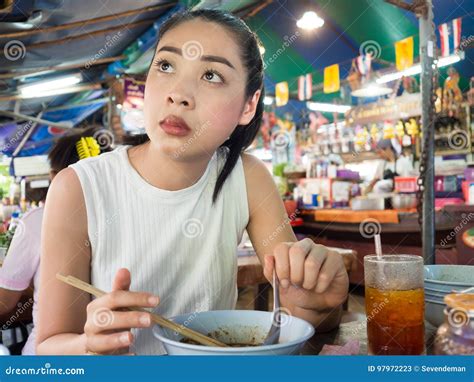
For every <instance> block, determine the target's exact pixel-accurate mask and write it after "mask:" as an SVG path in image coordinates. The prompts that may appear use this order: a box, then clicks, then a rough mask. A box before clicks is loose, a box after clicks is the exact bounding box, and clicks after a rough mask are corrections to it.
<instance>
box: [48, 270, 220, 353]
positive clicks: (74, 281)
mask: <svg viewBox="0 0 474 382" xmlns="http://www.w3.org/2000/svg"><path fill="white" fill-rule="evenodd" d="M56 278H57V279H58V280H61V281H63V282H65V283H66V284H69V285H71V286H73V287H75V288H77V289H80V290H82V291H84V292H87V293H90V294H91V295H93V296H95V297H101V296H103V295H104V294H105V292H104V291H102V290H100V289H98V288H96V287H94V286H92V285H90V284H88V283H86V282H85V281H82V280H80V279H78V278H76V277H74V276H70V275H69V276H64V275H61V274H59V273H58V274H56ZM127 310H130V311H139V312H146V313H149V314H150V315H151V319H152V320H153V322H155V323H156V324H158V325H161V326H164V327H165V328H168V329H170V330H173V331H175V332H178V333H180V334H182V335H183V336H185V337H187V338H189V339H191V340H193V341H196V342H197V343H199V344H201V345H206V346H218V347H227V346H228V345H226V344H224V343H223V342H220V341H218V340H216V339H214V338H211V337H208V336H205V335H204V334H202V333H199V332H196V331H194V330H192V329H189V328H187V327H185V326H183V325H179V324H177V323H175V322H173V321H171V320H168V319H166V318H164V317H162V316H160V315H158V314H155V313H151V312H149V311H148V310H146V309H143V308H139V307H131V308H127Z"/></svg>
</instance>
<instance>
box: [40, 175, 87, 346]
mask: <svg viewBox="0 0 474 382" xmlns="http://www.w3.org/2000/svg"><path fill="white" fill-rule="evenodd" d="M41 247H42V251H41V253H42V258H41V262H40V283H39V285H40V291H39V301H38V307H39V309H38V326H37V338H36V344H37V347H36V351H37V354H84V353H85V336H84V335H83V332H84V324H85V322H86V309H87V304H88V303H89V302H90V296H89V295H88V294H87V293H83V292H81V291H79V290H77V289H75V288H72V287H69V286H67V285H65V284H64V283H62V282H61V281H59V280H58V279H57V278H56V274H57V273H61V274H63V275H73V276H75V277H77V278H79V279H81V280H84V281H86V282H89V280H90V256H91V253H90V246H89V242H88V235H87V215H86V207H85V203H84V197H83V194H82V188H81V185H80V183H79V179H78V177H77V175H76V173H75V172H74V170H73V169H71V168H66V169H64V170H63V171H61V172H60V173H59V174H58V175H57V176H56V177H55V178H54V181H53V182H52V184H51V187H50V188H49V191H48V196H47V199H46V206H45V211H44V218H43V228H42V236H41Z"/></svg>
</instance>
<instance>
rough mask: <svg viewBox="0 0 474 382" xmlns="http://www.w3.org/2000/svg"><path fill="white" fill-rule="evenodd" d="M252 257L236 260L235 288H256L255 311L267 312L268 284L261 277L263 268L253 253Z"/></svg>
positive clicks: (241, 257) (240, 257)
mask: <svg viewBox="0 0 474 382" xmlns="http://www.w3.org/2000/svg"><path fill="white" fill-rule="evenodd" d="M253 253H254V254H253V255H248V256H239V257H238V258H237V265H238V271H237V287H238V288H245V287H256V288H257V290H256V292H255V296H254V298H255V303H254V309H255V310H263V311H267V310H268V299H269V291H270V284H269V283H268V280H267V279H266V278H265V276H264V275H263V267H262V264H261V263H260V260H259V259H258V257H257V255H256V254H255V252H253Z"/></svg>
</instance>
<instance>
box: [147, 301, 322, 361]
mask: <svg viewBox="0 0 474 382" xmlns="http://www.w3.org/2000/svg"><path fill="white" fill-rule="evenodd" d="M171 320H172V321H174V322H176V323H178V324H182V325H185V326H186V327H189V328H190V329H192V330H195V331H198V332H200V333H203V334H211V337H213V338H215V339H217V340H219V341H221V342H223V343H225V344H229V345H230V346H228V347H213V346H203V345H197V344H194V343H192V342H190V341H188V340H184V338H183V336H182V335H180V334H179V333H177V332H174V331H173V330H169V329H167V328H164V327H161V326H159V325H155V326H154V328H153V334H154V336H155V338H156V339H157V340H159V341H161V343H162V344H163V346H164V348H165V350H166V352H167V353H168V354H170V355H291V354H299V353H300V351H301V349H302V347H303V345H304V344H305V342H306V341H307V340H308V339H310V338H311V337H312V336H313V334H314V328H313V326H312V325H311V324H310V323H308V322H306V321H304V320H302V319H300V318H298V317H294V316H288V315H285V314H282V321H281V334H280V341H279V342H278V343H277V344H274V345H261V344H262V343H263V341H264V339H265V337H266V335H267V333H268V330H269V329H270V326H271V323H272V312H261V311H252V310H216V311H207V312H195V313H190V314H184V315H180V316H176V317H174V318H171ZM239 345H246V346H239Z"/></svg>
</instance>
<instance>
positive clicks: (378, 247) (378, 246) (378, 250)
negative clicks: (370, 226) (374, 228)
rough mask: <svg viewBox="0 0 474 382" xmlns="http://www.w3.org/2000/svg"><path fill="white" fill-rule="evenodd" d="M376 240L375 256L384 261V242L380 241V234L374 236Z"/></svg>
mask: <svg viewBox="0 0 474 382" xmlns="http://www.w3.org/2000/svg"><path fill="white" fill-rule="evenodd" d="M374 240H375V254H376V255H377V258H378V259H379V260H381V259H382V242H381V240H380V234H378V233H377V234H375V235H374Z"/></svg>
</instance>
